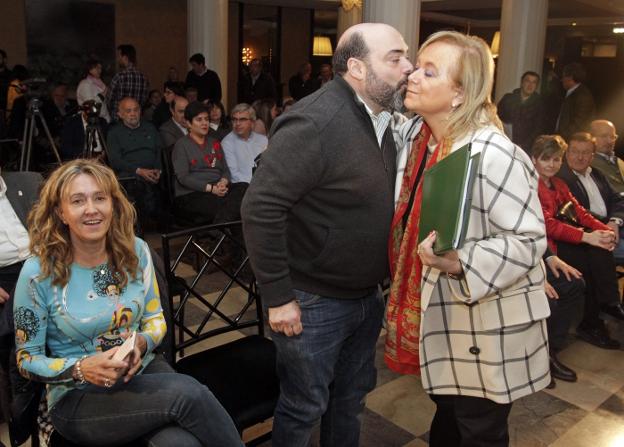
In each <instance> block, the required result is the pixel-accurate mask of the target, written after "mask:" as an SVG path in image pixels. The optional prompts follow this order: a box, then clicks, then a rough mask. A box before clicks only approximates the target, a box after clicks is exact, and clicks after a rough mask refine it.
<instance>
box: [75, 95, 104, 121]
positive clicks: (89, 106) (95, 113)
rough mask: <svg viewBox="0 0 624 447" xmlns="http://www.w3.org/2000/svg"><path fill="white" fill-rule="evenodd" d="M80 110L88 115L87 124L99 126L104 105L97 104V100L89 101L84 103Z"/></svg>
mask: <svg viewBox="0 0 624 447" xmlns="http://www.w3.org/2000/svg"><path fill="white" fill-rule="evenodd" d="M78 110H80V111H81V112H83V113H84V114H85V115H87V122H88V123H91V124H97V123H98V118H99V117H100V111H101V110H102V103H101V102H97V101H96V100H95V99H89V100H88V101H85V102H83V103H82V105H81V106H79V107H78Z"/></svg>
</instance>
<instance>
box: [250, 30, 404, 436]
mask: <svg viewBox="0 0 624 447" xmlns="http://www.w3.org/2000/svg"><path fill="white" fill-rule="evenodd" d="M406 55H407V45H406V44H405V41H404V40H403V38H402V37H401V35H400V34H399V32H398V31H397V30H395V29H394V28H392V27H390V26H388V25H385V24H373V23H365V24H358V25H355V26H353V27H351V28H349V29H348V30H347V31H346V32H345V33H344V34H343V36H342V37H341V39H340V41H339V42H338V45H337V48H336V52H335V54H334V60H333V62H334V69H335V71H336V73H337V76H336V77H335V79H334V80H332V81H331V82H329V83H328V84H327V85H326V86H325V87H324V88H323V89H320V90H318V91H317V92H315V93H313V94H311V95H309V96H307V97H305V98H304V99H302V100H301V101H299V102H298V103H297V104H295V106H293V107H292V108H291V109H290V110H289V111H288V113H287V114H284V115H282V116H281V117H280V118H278V119H277V120H276V121H275V123H274V124H273V127H272V132H271V136H270V138H269V147H268V149H267V150H266V151H265V152H264V154H263V157H262V161H261V163H260V166H259V168H258V170H257V171H256V173H255V174H254V177H253V178H252V181H251V185H250V186H249V189H248V190H247V194H246V195H245V199H244V200H243V207H242V218H243V230H244V233H245V240H246V243H247V248H248V251H249V255H250V259H251V263H252V267H253V270H254V272H255V274H256V278H257V281H258V285H259V287H260V292H261V294H262V299H263V304H264V306H265V307H266V308H267V309H268V316H269V324H270V326H271V329H272V339H273V341H274V342H275V346H276V348H277V371H278V375H279V378H280V388H281V393H280V397H279V401H278V404H277V408H276V410H275V418H274V422H273V441H272V442H273V445H274V446H276V447H282V446H288V447H291V446H292V447H296V446H302V447H303V446H307V445H308V442H309V439H310V434H311V431H312V428H313V427H314V425H315V424H316V423H317V422H318V421H319V420H321V445H335V446H347V447H348V446H357V445H358V442H359V433H360V422H359V420H358V415H359V414H360V412H361V411H362V409H363V406H364V403H363V402H364V397H365V396H366V393H368V392H369V391H370V390H372V389H373V388H374V387H375V377H376V374H375V367H374V358H375V345H376V341H377V338H378V336H379V332H380V329H381V321H382V316H383V310H384V302H383V299H382V296H381V293H380V291H379V287H378V284H379V283H380V282H381V281H382V280H383V279H384V278H386V277H387V276H388V262H387V241H388V233H389V229H390V223H391V220H392V215H393V211H394V207H393V193H394V181H395V173H396V168H395V157H396V149H395V145H394V141H393V138H392V128H391V126H392V124H391V121H392V120H393V119H395V117H394V116H393V115H392V113H391V112H392V111H393V110H394V108H395V107H396V106H397V104H398V105H402V102H403V99H402V95H403V93H404V92H405V86H406V83H407V76H408V75H409V73H410V72H411V71H412V64H411V63H410V62H409V60H408V59H407V58H406ZM396 118H397V119H398V117H396Z"/></svg>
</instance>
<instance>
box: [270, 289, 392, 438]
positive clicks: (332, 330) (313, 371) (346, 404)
mask: <svg viewBox="0 0 624 447" xmlns="http://www.w3.org/2000/svg"><path fill="white" fill-rule="evenodd" d="M295 296H296V299H297V301H298V302H299V306H300V307H301V321H302V323H303V332H302V333H301V334H300V335H297V336H294V337H287V336H285V335H283V334H281V333H280V334H278V333H275V332H273V333H272V338H273V341H274V342H275V346H276V348H277V373H278V376H279V379H280V397H279V400H278V403H277V408H276V409H275V418H274V420H273V441H272V442H273V446H274V447H306V446H307V445H308V443H309V441H310V435H311V432H312V428H313V427H314V425H315V424H316V423H318V421H319V420H321V446H340V447H351V446H353V447H354V446H357V445H358V443H359V436H360V421H359V419H358V415H359V414H360V413H361V411H362V409H363V408H364V398H365V396H366V394H367V393H368V392H369V391H371V390H372V389H373V388H374V387H375V383H376V379H377V378H376V369H375V364H374V360H375V346H376V343H377V338H378V337H379V332H380V330H381V321H382V317H383V311H384V303H383V298H382V297H381V294H380V293H379V292H378V291H377V290H375V291H374V292H371V294H370V295H368V296H366V297H364V298H361V299H352V300H347V299H345V300H342V299H335V298H328V297H322V296H319V295H315V294H311V293H307V292H303V291H295Z"/></svg>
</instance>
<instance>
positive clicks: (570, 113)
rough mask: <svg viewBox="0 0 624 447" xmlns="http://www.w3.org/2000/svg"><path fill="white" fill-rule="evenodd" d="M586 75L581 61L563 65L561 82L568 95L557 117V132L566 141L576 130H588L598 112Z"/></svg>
mask: <svg viewBox="0 0 624 447" xmlns="http://www.w3.org/2000/svg"><path fill="white" fill-rule="evenodd" d="M586 77H587V73H586V72H585V68H583V66H582V65H581V64H579V63H572V64H568V65H566V66H565V67H563V76H562V78H561V84H562V85H563V88H564V89H565V90H566V95H565V99H564V100H563V104H562V105H561V111H560V112H559V118H558V119H557V133H558V134H559V135H561V136H562V137H563V138H564V139H565V140H566V141H568V140H569V139H570V137H571V136H572V135H573V134H575V133H576V132H587V131H588V130H589V123H590V122H591V121H592V120H593V119H594V114H595V113H596V105H595V103H594V97H593V96H592V94H591V92H590V91H589V88H587V86H586V85H585V84H583V82H585V79H586Z"/></svg>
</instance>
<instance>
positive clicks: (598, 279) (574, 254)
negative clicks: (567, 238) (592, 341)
mask: <svg viewBox="0 0 624 447" xmlns="http://www.w3.org/2000/svg"><path fill="white" fill-rule="evenodd" d="M557 255H558V256H559V257H560V258H561V259H563V260H564V261H565V262H567V263H568V264H570V265H571V266H572V267H575V268H576V269H578V270H580V272H581V273H582V274H583V278H584V279H585V310H584V312H583V320H582V321H581V324H580V325H579V326H580V327H583V328H587V329H590V328H596V327H601V326H602V324H603V323H602V321H601V320H600V317H599V314H600V306H601V305H610V304H617V303H619V302H620V295H619V290H618V284H617V277H616V275H615V261H614V259H613V254H612V253H611V252H610V251H607V250H603V249H602V248H598V247H593V246H591V245H588V244H568V243H565V242H558V243H557Z"/></svg>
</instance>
